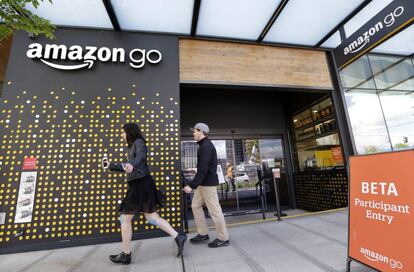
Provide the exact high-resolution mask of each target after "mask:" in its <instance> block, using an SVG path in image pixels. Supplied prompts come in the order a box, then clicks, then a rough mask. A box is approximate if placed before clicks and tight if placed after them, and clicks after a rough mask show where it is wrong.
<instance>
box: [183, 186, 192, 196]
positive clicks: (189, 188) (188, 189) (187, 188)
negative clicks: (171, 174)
mask: <svg viewBox="0 0 414 272" xmlns="http://www.w3.org/2000/svg"><path fill="white" fill-rule="evenodd" d="M183 191H184V192H185V193H187V194H189V193H191V192H192V191H193V189H192V188H191V187H190V186H188V185H187V186H185V187H184V189H183Z"/></svg>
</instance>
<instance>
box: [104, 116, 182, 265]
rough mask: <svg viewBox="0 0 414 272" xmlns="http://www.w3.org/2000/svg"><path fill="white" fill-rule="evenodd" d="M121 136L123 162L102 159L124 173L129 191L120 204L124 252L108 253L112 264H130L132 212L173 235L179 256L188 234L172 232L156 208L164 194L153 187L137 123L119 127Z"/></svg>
mask: <svg viewBox="0 0 414 272" xmlns="http://www.w3.org/2000/svg"><path fill="white" fill-rule="evenodd" d="M121 137H122V138H123V139H124V140H125V141H126V143H127V145H128V157H127V162H126V163H110V162H108V161H103V167H104V168H108V169H109V170H110V171H119V172H126V173H127V182H128V190H127V193H126V195H125V197H124V199H123V201H122V203H121V207H120V212H121V216H120V222H121V234H122V249H123V252H121V253H119V254H117V255H110V256H109V258H110V260H111V261H112V262H114V263H122V264H129V263H130V262H131V237H132V227H131V221H132V218H133V217H134V215H136V214H138V213H141V212H142V213H144V216H145V218H146V219H147V221H148V223H150V224H152V225H154V226H157V227H159V228H160V229H162V230H163V231H165V232H166V233H168V234H169V235H170V236H171V237H173V238H174V240H175V242H176V244H177V247H178V255H177V257H178V256H180V255H181V254H182V252H183V249H184V243H185V242H186V240H187V235H185V234H180V233H177V231H175V230H174V229H173V228H172V227H171V225H170V224H169V223H168V222H167V221H166V220H165V219H163V218H161V217H160V216H159V215H158V213H157V207H159V206H161V205H162V200H163V195H162V193H161V192H160V191H159V190H158V189H157V188H156V186H155V182H154V180H153V178H152V177H151V175H150V173H149V169H148V164H147V147H146V141H145V139H144V137H143V136H142V133H141V130H140V128H139V126H138V125H137V124H135V123H128V124H125V125H124V126H123V127H122V131H121Z"/></svg>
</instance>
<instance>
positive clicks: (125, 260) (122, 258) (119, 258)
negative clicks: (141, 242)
mask: <svg viewBox="0 0 414 272" xmlns="http://www.w3.org/2000/svg"><path fill="white" fill-rule="evenodd" d="M109 259H110V260H111V261H113V262H114V263H122V264H130V263H131V253H129V254H125V252H122V253H119V254H118V255H110V256H109Z"/></svg>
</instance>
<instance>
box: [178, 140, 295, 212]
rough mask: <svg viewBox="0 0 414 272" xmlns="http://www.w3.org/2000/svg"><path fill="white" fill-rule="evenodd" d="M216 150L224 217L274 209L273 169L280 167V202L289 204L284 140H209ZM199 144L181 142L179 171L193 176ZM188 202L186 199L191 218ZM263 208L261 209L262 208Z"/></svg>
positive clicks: (285, 204) (189, 176) (188, 176)
mask: <svg viewBox="0 0 414 272" xmlns="http://www.w3.org/2000/svg"><path fill="white" fill-rule="evenodd" d="M212 143H213V144H214V146H215V147H216V150H217V162H218V165H217V174H218V176H219V182H220V185H219V186H218V196H219V199H220V204H221V206H222V209H223V212H224V214H225V215H226V216H230V215H237V214H246V213H256V212H262V209H263V208H264V211H275V210H276V205H275V192H274V185H273V184H274V183H273V179H272V169H273V168H279V169H280V173H281V178H280V180H278V182H279V183H278V184H280V186H279V192H280V196H281V204H282V205H283V206H289V203H290V200H289V191H288V186H287V178H286V172H285V161H284V152H283V143H282V140H281V139H280V138H277V137H274V138H268V139H259V138H250V139H232V140H212ZM197 150H198V144H197V143H196V142H195V141H182V142H181V162H182V170H183V173H184V175H185V176H186V178H188V179H192V178H193V177H194V176H195V173H196V170H197ZM190 203H191V201H189V202H188V207H189V209H190V210H189V215H190V217H191V204H190ZM262 207H263V208H262Z"/></svg>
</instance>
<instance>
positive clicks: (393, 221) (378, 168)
mask: <svg viewBox="0 0 414 272" xmlns="http://www.w3.org/2000/svg"><path fill="white" fill-rule="evenodd" d="M413 166H414V150H407V151H399V152H391V153H381V154H373V155H366V156H356V157H351V158H350V203H349V256H350V257H351V258H353V259H355V260H357V261H360V262H362V263H365V264H367V265H369V266H371V267H374V268H376V269H378V270H380V271H414V258H413V252H414V235H413V230H414V214H413V213H414V211H413V207H414V197H413V195H414V171H413Z"/></svg>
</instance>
